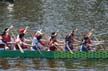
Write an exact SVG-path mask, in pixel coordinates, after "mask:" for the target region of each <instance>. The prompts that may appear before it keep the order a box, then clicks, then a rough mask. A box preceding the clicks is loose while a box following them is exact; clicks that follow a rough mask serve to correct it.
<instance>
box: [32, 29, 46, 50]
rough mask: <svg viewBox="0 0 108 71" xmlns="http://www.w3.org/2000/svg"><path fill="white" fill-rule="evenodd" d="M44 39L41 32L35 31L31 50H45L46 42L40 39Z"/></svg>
mask: <svg viewBox="0 0 108 71" xmlns="http://www.w3.org/2000/svg"><path fill="white" fill-rule="evenodd" d="M43 37H44V33H42V31H41V30H39V31H37V32H36V33H35V35H34V36H33V41H32V42H33V43H34V44H33V46H32V48H31V50H33V51H35V50H38V49H39V50H46V49H47V48H46V42H47V40H44V39H42V38H43Z"/></svg>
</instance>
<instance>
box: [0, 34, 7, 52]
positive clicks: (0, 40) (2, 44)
mask: <svg viewBox="0 0 108 71" xmlns="http://www.w3.org/2000/svg"><path fill="white" fill-rule="evenodd" d="M3 37H4V34H3V33H2V34H0V50H6V48H8V47H7V43H6V41H5V40H4V39H3Z"/></svg>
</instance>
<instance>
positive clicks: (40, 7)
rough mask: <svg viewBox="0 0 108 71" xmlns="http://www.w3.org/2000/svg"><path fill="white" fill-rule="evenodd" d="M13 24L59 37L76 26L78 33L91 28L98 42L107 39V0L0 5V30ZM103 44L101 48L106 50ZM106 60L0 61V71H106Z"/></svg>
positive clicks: (46, 0)
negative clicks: (56, 33) (54, 32)
mask: <svg viewBox="0 0 108 71" xmlns="http://www.w3.org/2000/svg"><path fill="white" fill-rule="evenodd" d="M11 24H13V25H14V26H15V28H16V29H19V28H21V27H26V26H30V27H31V30H30V31H32V32H35V31H36V30H38V29H43V31H44V32H45V33H47V34H50V32H52V31H57V30H60V31H61V32H62V33H63V35H65V34H66V33H67V32H70V30H72V29H74V28H75V27H78V28H79V29H80V31H81V32H85V31H87V30H89V29H91V28H95V30H96V31H95V34H96V35H97V37H98V39H100V40H108V36H107V35H108V31H107V30H108V0H15V3H14V4H7V3H3V2H0V30H1V31H2V29H3V28H4V27H7V26H9V25H11ZM107 45H108V44H107V43H106V44H105V45H103V46H104V47H105V48H107ZM107 63H108V62H107V59H106V60H74V59H73V60H72V59H70V60H47V59H19V58H18V59H0V71H107V70H108V64H107Z"/></svg>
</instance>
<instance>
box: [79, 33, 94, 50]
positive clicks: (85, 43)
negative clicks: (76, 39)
mask: <svg viewBox="0 0 108 71" xmlns="http://www.w3.org/2000/svg"><path fill="white" fill-rule="evenodd" d="M91 35H92V32H91V31H90V32H87V33H86V34H84V36H83V40H82V43H81V45H80V51H86V52H88V51H91V50H92V48H91V44H92V40H91V38H90V37H91Z"/></svg>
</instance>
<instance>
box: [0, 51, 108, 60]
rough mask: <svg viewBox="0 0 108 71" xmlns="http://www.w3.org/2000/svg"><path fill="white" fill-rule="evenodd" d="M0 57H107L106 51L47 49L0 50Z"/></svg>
mask: <svg viewBox="0 0 108 71" xmlns="http://www.w3.org/2000/svg"><path fill="white" fill-rule="evenodd" d="M0 57H1V58H3V57H12V58H13V57H21V58H51V59H72V58H108V52H107V51H104V52H103V51H102V52H101V51H98V52H75V53H73V54H71V53H70V52H57V51H56V52H48V51H41V52H39V51H25V52H24V53H21V52H20V51H0Z"/></svg>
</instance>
